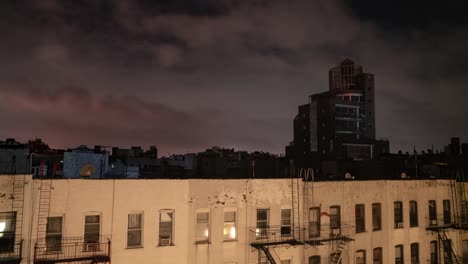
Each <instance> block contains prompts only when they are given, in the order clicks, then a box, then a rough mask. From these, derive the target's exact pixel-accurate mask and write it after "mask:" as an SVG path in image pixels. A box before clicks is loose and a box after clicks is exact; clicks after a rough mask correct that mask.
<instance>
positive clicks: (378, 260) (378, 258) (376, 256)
mask: <svg viewBox="0 0 468 264" xmlns="http://www.w3.org/2000/svg"><path fill="white" fill-rule="evenodd" d="M372 253H373V254H372V258H373V261H374V264H382V248H381V247H378V248H374V250H373V252H372Z"/></svg>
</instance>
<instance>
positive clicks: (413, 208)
mask: <svg viewBox="0 0 468 264" xmlns="http://www.w3.org/2000/svg"><path fill="white" fill-rule="evenodd" d="M409 209H410V211H409V216H410V227H416V226H418V203H417V202H416V201H410V202H409Z"/></svg>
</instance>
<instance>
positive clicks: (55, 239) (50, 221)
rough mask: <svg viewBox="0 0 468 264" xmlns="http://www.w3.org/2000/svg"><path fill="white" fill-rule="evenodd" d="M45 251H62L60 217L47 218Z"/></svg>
mask: <svg viewBox="0 0 468 264" xmlns="http://www.w3.org/2000/svg"><path fill="white" fill-rule="evenodd" d="M46 248H47V249H46V250H47V251H61V250H62V217H61V216H58V217H47V226H46Z"/></svg>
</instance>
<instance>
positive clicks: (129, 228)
mask: <svg viewBox="0 0 468 264" xmlns="http://www.w3.org/2000/svg"><path fill="white" fill-rule="evenodd" d="M131 216H138V217H139V227H130V222H131V221H130V217H131ZM143 225H144V214H143V213H142V212H134V213H129V214H127V248H128V249H131V248H142V247H143V241H144V238H143V227H144V226H143ZM136 231H139V233H140V242H139V244H135V245H130V244H129V243H130V239H129V237H130V232H136Z"/></svg>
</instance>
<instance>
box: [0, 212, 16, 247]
mask: <svg viewBox="0 0 468 264" xmlns="http://www.w3.org/2000/svg"><path fill="white" fill-rule="evenodd" d="M15 229H16V212H5V213H0V253H7V252H13V251H14V245H15Z"/></svg>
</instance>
